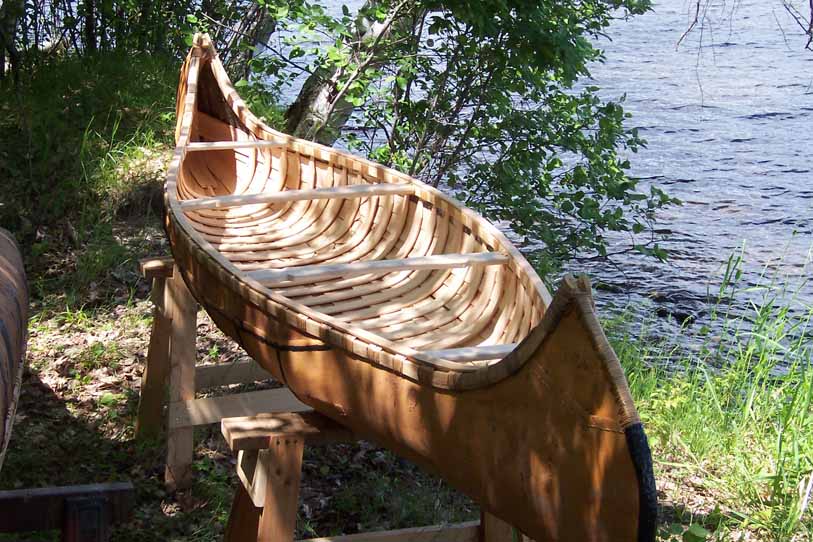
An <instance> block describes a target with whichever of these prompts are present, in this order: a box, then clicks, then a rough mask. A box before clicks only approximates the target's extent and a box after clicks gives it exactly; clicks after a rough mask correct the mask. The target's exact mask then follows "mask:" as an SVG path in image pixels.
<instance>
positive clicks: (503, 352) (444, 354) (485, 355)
mask: <svg viewBox="0 0 813 542" xmlns="http://www.w3.org/2000/svg"><path fill="white" fill-rule="evenodd" d="M516 347H517V343H511V344H493V345H489V346H466V347H463V348H446V349H444V350H425V351H423V352H421V354H424V355H426V356H431V357H433V358H440V359H445V360H448V361H480V360H484V359H497V358H502V357H505V356H507V355H508V354H510V353H511V352H513V351H514V349H515V348H516Z"/></svg>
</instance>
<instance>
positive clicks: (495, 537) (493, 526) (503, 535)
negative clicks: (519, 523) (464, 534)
mask: <svg viewBox="0 0 813 542" xmlns="http://www.w3.org/2000/svg"><path fill="white" fill-rule="evenodd" d="M480 536H481V537H482V538H481V540H482V542H522V537H521V535H520V534H519V532H518V531H517V530H516V529H514V528H513V527H512V526H511V525H509V524H508V523H506V522H504V521H503V520H501V519H499V518H498V517H496V516H492V515H491V514H489V513H488V512H482V511H481V512H480Z"/></svg>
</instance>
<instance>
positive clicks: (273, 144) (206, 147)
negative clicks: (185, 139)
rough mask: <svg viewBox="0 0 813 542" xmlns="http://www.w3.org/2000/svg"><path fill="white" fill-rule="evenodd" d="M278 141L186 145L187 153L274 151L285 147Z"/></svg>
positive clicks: (255, 140)
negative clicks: (246, 150)
mask: <svg viewBox="0 0 813 542" xmlns="http://www.w3.org/2000/svg"><path fill="white" fill-rule="evenodd" d="M285 146H286V144H285V143H281V142H279V141H263V140H260V139H254V140H250V141H196V142H193V143H189V144H187V145H186V151H187V152H196V151H224V150H230V149H274V148H279V147H285Z"/></svg>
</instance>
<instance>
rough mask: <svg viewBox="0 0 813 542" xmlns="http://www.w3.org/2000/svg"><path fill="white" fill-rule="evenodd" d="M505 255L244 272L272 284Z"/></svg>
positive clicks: (491, 261) (493, 260)
mask: <svg viewBox="0 0 813 542" xmlns="http://www.w3.org/2000/svg"><path fill="white" fill-rule="evenodd" d="M508 260H509V258H508V256H506V255H505V254H500V253H498V252H486V253H482V252H480V253H475V254H442V255H434V256H419V257H417V258H403V259H400V260H375V261H367V262H353V263H344V264H324V265H313V266H303V267H294V268H289V269H268V270H260V271H252V272H249V273H248V275H249V276H250V277H251V278H252V279H254V280H257V281H259V282H260V283H261V284H263V285H273V284H279V283H284V282H287V281H292V280H299V279H313V280H316V279H322V278H329V277H347V276H352V275H364V274H367V273H379V272H382V271H385V272H395V271H406V270H420V269H453V268H456V267H468V266H470V265H503V264H505V263H506V262H508Z"/></svg>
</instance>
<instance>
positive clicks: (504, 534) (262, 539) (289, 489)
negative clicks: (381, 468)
mask: <svg viewBox="0 0 813 542" xmlns="http://www.w3.org/2000/svg"><path fill="white" fill-rule="evenodd" d="M220 427H221V432H222V433H223V437H224V438H225V439H226V442H227V443H228V445H229V448H231V449H232V451H233V452H236V453H237V476H238V478H239V479H240V484H239V485H238V487H237V491H236V492H235V495H234V501H233V502H232V508H231V514H230V515H229V523H228V526H227V527H226V538H225V540H226V542H255V541H256V542H292V541H293V540H294V529H295V527H296V512H297V508H298V505H299V484H300V480H301V476H302V454H303V452H304V449H305V444H328V443H337V442H352V441H355V440H358V439H357V437H356V436H355V435H353V433H352V432H351V431H349V430H348V429H346V428H345V427H343V426H341V425H339V424H337V423H336V422H334V421H332V420H330V419H329V418H327V417H325V416H323V415H321V414H319V413H317V412H315V411H310V412H302V413H293V412H288V413H280V414H260V415H257V416H249V417H240V418H230V419H224V420H223V421H222V422H221V426H220ZM302 542H533V541H531V540H530V539H527V538H525V537H523V536H522V535H521V534H520V533H519V532H518V531H517V530H516V529H514V528H513V527H511V526H510V525H508V524H507V523H505V522H504V521H502V520H499V519H497V518H496V517H494V516H492V515H490V514H483V515H481V520H480V521H479V522H477V521H469V522H465V523H457V524H453V525H433V526H429V527H416V528H411V529H399V530H395V531H378V532H372V533H361V534H355V535H349V536H339V537H332V538H330V539H329V540H328V539H313V540H308V541H302Z"/></svg>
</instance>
